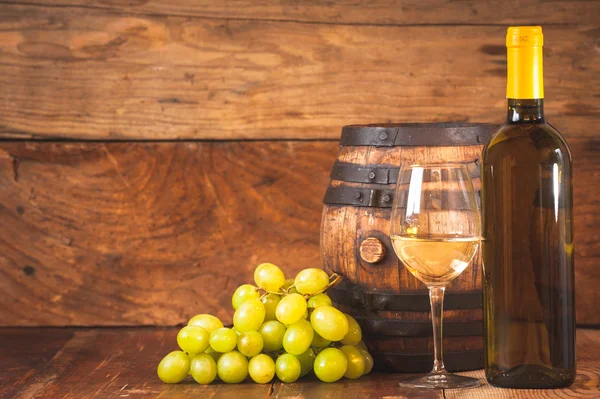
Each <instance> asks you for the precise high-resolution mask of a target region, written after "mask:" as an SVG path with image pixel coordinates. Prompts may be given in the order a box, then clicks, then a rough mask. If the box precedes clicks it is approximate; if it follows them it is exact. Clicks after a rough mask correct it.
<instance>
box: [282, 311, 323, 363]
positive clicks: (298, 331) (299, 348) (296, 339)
mask: <svg viewBox="0 0 600 399" xmlns="http://www.w3.org/2000/svg"><path fill="white" fill-rule="evenodd" d="M314 334H315V332H314V330H313V328H312V326H311V325H310V322H308V321H307V320H304V319H300V320H298V321H297V322H295V323H294V324H291V325H290V326H289V327H288V329H287V331H286V332H285V334H284V336H283V349H285V351H286V352H287V353H289V354H291V355H296V356H297V355H301V354H302V353H304V352H306V351H307V350H308V348H310V344H311V343H312V340H313V337H314Z"/></svg>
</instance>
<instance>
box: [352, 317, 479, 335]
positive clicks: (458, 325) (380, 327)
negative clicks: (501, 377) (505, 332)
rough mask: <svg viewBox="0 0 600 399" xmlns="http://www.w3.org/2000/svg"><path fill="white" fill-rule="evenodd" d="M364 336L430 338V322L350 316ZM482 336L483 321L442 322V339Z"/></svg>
mask: <svg viewBox="0 0 600 399" xmlns="http://www.w3.org/2000/svg"><path fill="white" fill-rule="evenodd" d="M352 316H353V317H354V318H355V319H356V321H357V322H358V324H360V327H361V328H362V331H363V333H364V334H367V335H377V336H379V337H381V336H394V337H431V336H432V335H433V329H432V328H431V321H429V320H425V321H414V320H397V319H376V318H371V317H360V316H358V315H356V314H352ZM481 335H483V320H469V321H447V320H444V337H469V336H481Z"/></svg>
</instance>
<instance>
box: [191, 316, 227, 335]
mask: <svg viewBox="0 0 600 399" xmlns="http://www.w3.org/2000/svg"><path fill="white" fill-rule="evenodd" d="M188 326H198V327H202V328H204V329H205V330H206V331H207V332H208V333H209V334H210V333H212V332H213V331H215V330H216V329H217V328H223V323H221V320H219V319H217V318H216V317H215V316H213V315H210V314H199V315H196V316H194V317H192V318H191V319H190V321H188Z"/></svg>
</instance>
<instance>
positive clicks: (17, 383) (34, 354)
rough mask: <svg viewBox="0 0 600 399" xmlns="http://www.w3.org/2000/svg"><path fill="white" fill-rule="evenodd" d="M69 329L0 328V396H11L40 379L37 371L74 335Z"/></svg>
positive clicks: (52, 358) (58, 352)
mask: <svg viewBox="0 0 600 399" xmlns="http://www.w3.org/2000/svg"><path fill="white" fill-rule="evenodd" d="M73 334H74V332H73V330H72V329H64V328H63V329H46V330H44V331H43V333H42V332H41V331H39V330H33V329H27V328H7V329H1V330H0V370H2V372H1V373H0V398H12V397H15V396H16V395H18V394H19V393H20V392H22V391H23V390H24V389H25V387H27V386H30V385H31V384H32V383H33V381H34V380H35V381H39V380H38V375H39V373H40V372H41V371H42V370H43V369H45V368H46V367H47V366H48V365H49V364H50V363H52V362H53V361H54V359H55V358H56V357H57V356H60V351H61V348H62V347H63V346H64V345H65V343H66V342H67V341H69V340H70V339H72V338H73Z"/></svg>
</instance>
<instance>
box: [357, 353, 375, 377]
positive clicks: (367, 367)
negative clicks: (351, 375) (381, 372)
mask: <svg viewBox="0 0 600 399" xmlns="http://www.w3.org/2000/svg"><path fill="white" fill-rule="evenodd" d="M358 350H359V352H360V354H361V355H362V357H363V358H364V359H365V372H364V373H363V375H367V374H369V373H370V372H371V370H373V357H372V356H371V354H370V353H369V352H367V351H366V350H364V349H362V348H358Z"/></svg>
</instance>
